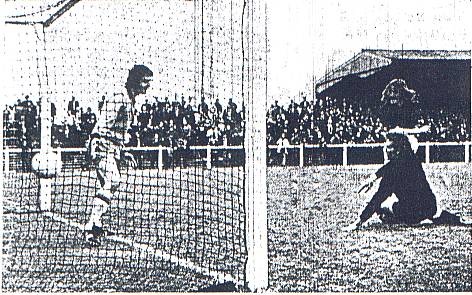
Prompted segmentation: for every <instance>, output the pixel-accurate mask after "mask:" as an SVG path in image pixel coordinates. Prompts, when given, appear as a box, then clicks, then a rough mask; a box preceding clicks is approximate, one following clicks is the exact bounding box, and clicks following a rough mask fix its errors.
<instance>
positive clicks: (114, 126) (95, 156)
mask: <svg viewBox="0 0 472 295" xmlns="http://www.w3.org/2000/svg"><path fill="white" fill-rule="evenodd" d="M152 76H153V72H152V71H151V70H150V69H149V68H148V67H147V66H144V65H135V66H133V68H132V69H131V70H130V71H129V73H128V78H127V81H126V83H125V89H123V90H125V91H124V93H117V94H114V95H113V96H111V97H108V98H105V100H104V102H103V105H102V107H101V110H100V112H99V115H98V119H97V123H96V125H95V127H94V129H93V131H92V135H91V137H90V143H89V147H88V148H89V153H90V159H91V160H92V163H93V165H94V168H95V170H96V172H97V177H98V180H99V186H100V187H99V188H98V189H97V192H96V196H95V198H94V200H93V205H92V212H91V215H90V218H89V220H88V222H87V223H86V225H85V239H86V242H88V243H89V244H90V245H91V246H98V245H100V238H101V237H102V236H103V235H104V234H105V231H104V230H103V227H102V220H101V219H102V215H103V214H104V213H105V212H106V211H107V209H108V207H109V206H110V202H111V201H112V199H113V194H114V193H115V192H116V190H117V189H118V186H119V182H120V178H121V175H120V170H119V167H120V164H121V162H122V161H127V162H128V164H129V165H130V166H132V167H135V166H136V162H135V160H134V157H133V155H132V154H130V153H127V152H124V151H123V147H124V145H125V143H126V142H127V141H128V140H129V138H130V136H129V134H128V129H129V128H130V125H131V122H132V119H133V114H134V113H135V103H136V97H137V96H138V95H140V94H145V93H146V91H147V89H148V88H149V85H150V81H151V79H152Z"/></svg>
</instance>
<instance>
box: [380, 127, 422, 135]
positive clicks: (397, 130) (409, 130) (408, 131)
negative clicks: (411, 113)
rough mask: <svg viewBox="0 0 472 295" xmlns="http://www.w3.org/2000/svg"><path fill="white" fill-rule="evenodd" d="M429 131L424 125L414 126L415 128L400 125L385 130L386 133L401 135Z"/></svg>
mask: <svg viewBox="0 0 472 295" xmlns="http://www.w3.org/2000/svg"><path fill="white" fill-rule="evenodd" d="M428 131H429V126H428V125H424V126H420V127H415V128H402V127H398V126H397V127H395V128H393V129H391V130H389V131H388V132H387V134H403V135H409V134H422V133H426V132H428Z"/></svg>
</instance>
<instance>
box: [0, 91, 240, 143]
mask: <svg viewBox="0 0 472 295" xmlns="http://www.w3.org/2000/svg"><path fill="white" fill-rule="evenodd" d="M104 102H105V97H102V100H101V101H100V102H99V106H98V112H100V109H101V108H102V107H103V103H104ZM38 109H39V108H38V107H37V106H36V105H35V104H34V103H33V102H32V101H31V100H30V99H29V97H28V96H27V97H26V98H25V99H24V100H23V101H21V100H18V102H17V103H16V104H15V105H13V106H7V108H6V109H5V110H4V114H3V115H4V118H3V120H4V123H5V125H4V138H5V145H6V146H13V147H22V148H33V147H39V134H40V128H39V126H40V114H39V112H38ZM96 121H97V114H95V113H94V112H92V108H90V107H87V109H86V110H84V108H83V107H81V106H80V103H79V101H78V100H77V99H76V98H75V97H72V99H71V100H70V101H69V102H68V104H67V113H66V116H65V120H64V121H63V122H58V120H57V118H56V110H55V106H54V105H52V144H53V146H57V147H83V146H85V144H86V142H87V140H88V139H89V138H90V135H91V133H92V131H93V127H94V125H95V123H96ZM132 121H133V123H132V125H131V129H130V130H129V133H130V135H131V136H130V137H131V140H130V142H129V146H165V147H172V148H188V147H190V146H197V145H199V146H206V145H229V146H231V145H242V144H243V140H244V107H238V106H237V105H236V103H234V102H233V100H232V99H231V98H230V99H229V101H228V103H227V104H226V105H224V106H223V105H222V104H221V103H220V101H219V100H218V99H216V100H215V101H214V102H213V103H207V102H206V100H205V98H202V99H201V101H200V102H199V103H198V104H197V103H196V102H195V101H194V99H193V98H191V97H189V98H188V99H186V98H185V97H182V98H181V99H180V101H179V100H174V101H172V102H170V101H169V99H168V98H167V97H165V98H164V99H160V98H157V97H155V98H154V101H153V102H152V103H151V102H149V100H147V99H146V101H145V102H144V103H143V104H142V105H141V106H140V107H139V109H138V111H137V112H136V114H134V118H133V120H132Z"/></svg>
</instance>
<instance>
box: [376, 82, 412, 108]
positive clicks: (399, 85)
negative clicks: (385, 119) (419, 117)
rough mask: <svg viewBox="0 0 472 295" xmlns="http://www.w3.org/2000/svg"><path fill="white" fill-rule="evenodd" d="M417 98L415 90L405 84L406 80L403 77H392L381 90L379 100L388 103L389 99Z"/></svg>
mask: <svg viewBox="0 0 472 295" xmlns="http://www.w3.org/2000/svg"><path fill="white" fill-rule="evenodd" d="M416 99H417V95H416V91H415V90H413V89H409V88H408V86H407V85H406V81H405V80H403V79H393V80H392V81H390V82H389V83H388V84H387V86H385V89H384V90H383V91H382V98H381V101H382V102H384V103H388V102H390V101H393V100H395V101H397V102H400V101H403V102H404V101H412V102H415V100H416Z"/></svg>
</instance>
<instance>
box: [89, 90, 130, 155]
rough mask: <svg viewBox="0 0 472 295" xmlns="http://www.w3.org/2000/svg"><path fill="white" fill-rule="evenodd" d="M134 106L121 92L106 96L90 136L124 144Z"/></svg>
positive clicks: (126, 139) (127, 137)
mask: <svg viewBox="0 0 472 295" xmlns="http://www.w3.org/2000/svg"><path fill="white" fill-rule="evenodd" d="M133 113H134V106H133V104H132V102H131V100H130V99H129V97H128V96H127V95H125V94H123V93H118V94H114V95H113V96H112V97H111V98H106V99H105V101H104V103H103V106H102V107H101V109H100V111H99V115H98V118H97V123H96V124H95V127H94V129H93V131H92V136H95V137H99V138H105V139H107V140H110V141H111V142H113V143H114V144H117V145H120V146H124V144H125V143H126V142H127V141H128V139H129V136H128V130H129V128H130V126H131V123H132V121H133Z"/></svg>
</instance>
